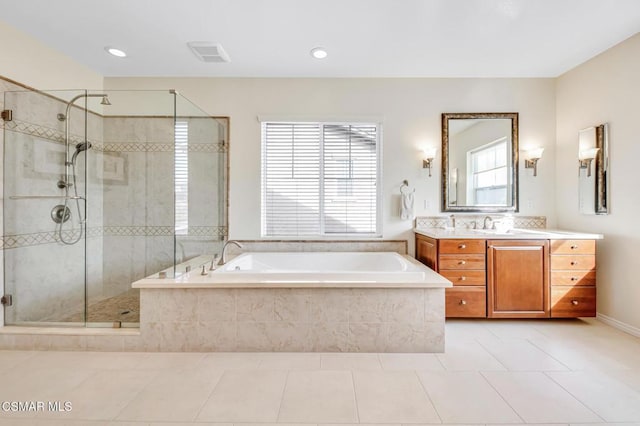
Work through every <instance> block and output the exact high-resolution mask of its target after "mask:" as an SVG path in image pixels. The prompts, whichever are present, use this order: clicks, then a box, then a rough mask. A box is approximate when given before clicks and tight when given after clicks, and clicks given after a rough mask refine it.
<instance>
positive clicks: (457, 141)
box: [441, 112, 518, 213]
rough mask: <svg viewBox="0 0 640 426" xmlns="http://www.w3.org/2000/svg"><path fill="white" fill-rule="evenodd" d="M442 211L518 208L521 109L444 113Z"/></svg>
mask: <svg viewBox="0 0 640 426" xmlns="http://www.w3.org/2000/svg"><path fill="white" fill-rule="evenodd" d="M441 183H442V194H441V196H442V211H443V212H487V213H492V212H517V211H518V113H517V112H481V113H443V114H442V182H441Z"/></svg>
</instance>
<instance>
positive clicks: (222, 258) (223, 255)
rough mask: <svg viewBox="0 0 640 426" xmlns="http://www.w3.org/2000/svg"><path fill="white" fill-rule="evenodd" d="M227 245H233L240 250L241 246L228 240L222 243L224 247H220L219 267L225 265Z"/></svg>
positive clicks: (234, 241)
mask: <svg viewBox="0 0 640 426" xmlns="http://www.w3.org/2000/svg"><path fill="white" fill-rule="evenodd" d="M229 244H234V245H235V246H237V247H238V248H242V244H240V243H239V242H237V241H236V240H229V241H227V242H226V243H224V246H222V255H221V256H220V257H221V259H220V265H224V264H225V263H227V246H228V245H229Z"/></svg>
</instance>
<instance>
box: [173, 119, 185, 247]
mask: <svg viewBox="0 0 640 426" xmlns="http://www.w3.org/2000/svg"><path fill="white" fill-rule="evenodd" d="M174 130H175V139H174V141H175V151H174V155H175V158H174V160H175V161H174V184H175V187H174V191H175V233H176V235H187V234H188V233H189V123H187V122H186V121H176V123H175V129H174Z"/></svg>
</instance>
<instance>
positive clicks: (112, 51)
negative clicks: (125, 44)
mask: <svg viewBox="0 0 640 426" xmlns="http://www.w3.org/2000/svg"><path fill="white" fill-rule="evenodd" d="M104 50H106V51H107V53H109V54H110V55H113V56H117V57H118V58H125V57H126V56H127V54H126V53H125V52H124V51H122V50H120V49H116V48H115V47H109V46H107V47H105V48H104Z"/></svg>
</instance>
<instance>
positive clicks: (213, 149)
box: [98, 142, 228, 153]
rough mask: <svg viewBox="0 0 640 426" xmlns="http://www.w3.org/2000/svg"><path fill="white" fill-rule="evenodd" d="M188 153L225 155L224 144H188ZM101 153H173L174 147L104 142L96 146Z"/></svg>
mask: <svg viewBox="0 0 640 426" xmlns="http://www.w3.org/2000/svg"><path fill="white" fill-rule="evenodd" d="M187 147H188V151H189V152H206V153H226V152H227V151H228V144H226V143H189V144H188V145H187ZM98 148H99V150H100V151H103V152H174V150H175V145H174V144H173V143H168V142H105V143H103V144H100V145H99V146H98Z"/></svg>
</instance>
